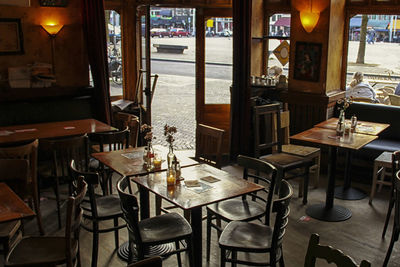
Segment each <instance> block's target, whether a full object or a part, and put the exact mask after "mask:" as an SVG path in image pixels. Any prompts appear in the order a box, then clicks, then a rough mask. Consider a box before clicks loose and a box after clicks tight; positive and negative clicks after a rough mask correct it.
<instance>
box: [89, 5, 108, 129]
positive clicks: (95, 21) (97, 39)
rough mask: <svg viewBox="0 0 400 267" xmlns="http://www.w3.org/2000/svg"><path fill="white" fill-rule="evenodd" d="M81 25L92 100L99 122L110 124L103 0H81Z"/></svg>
mask: <svg viewBox="0 0 400 267" xmlns="http://www.w3.org/2000/svg"><path fill="white" fill-rule="evenodd" d="M82 1H83V4H82V19H83V21H82V24H83V31H84V35H85V39H86V45H87V53H88V58H89V65H90V70H91V73H92V78H93V83H94V88H95V89H94V99H95V107H96V113H97V115H98V118H97V119H99V120H101V121H103V122H105V123H107V124H110V123H111V103H110V81H109V77H108V64H107V63H108V61H107V39H106V23H105V14H104V1H103V0H82Z"/></svg>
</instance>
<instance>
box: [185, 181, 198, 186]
mask: <svg viewBox="0 0 400 267" xmlns="http://www.w3.org/2000/svg"><path fill="white" fill-rule="evenodd" d="M185 185H186V186H187V187H199V186H200V183H199V181H198V180H186V181H185Z"/></svg>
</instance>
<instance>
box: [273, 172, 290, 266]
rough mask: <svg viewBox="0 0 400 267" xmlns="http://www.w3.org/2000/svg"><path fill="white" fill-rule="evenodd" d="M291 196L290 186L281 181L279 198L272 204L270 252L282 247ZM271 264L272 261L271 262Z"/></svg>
mask: <svg viewBox="0 0 400 267" xmlns="http://www.w3.org/2000/svg"><path fill="white" fill-rule="evenodd" d="M292 195H293V189H292V186H291V185H290V184H289V183H288V182H287V181H286V180H282V181H281V184H280V187H279V198H278V199H276V200H275V201H274V203H273V204H272V212H274V213H276V218H275V224H274V232H273V233H272V241H271V250H272V251H277V250H278V249H279V248H281V247H282V240H283V236H284V235H285V231H286V226H287V225H288V222H289V213H290V208H289V203H290V200H291V198H292ZM274 254H275V253H274ZM275 256H276V254H275ZM271 262H274V261H273V260H271Z"/></svg>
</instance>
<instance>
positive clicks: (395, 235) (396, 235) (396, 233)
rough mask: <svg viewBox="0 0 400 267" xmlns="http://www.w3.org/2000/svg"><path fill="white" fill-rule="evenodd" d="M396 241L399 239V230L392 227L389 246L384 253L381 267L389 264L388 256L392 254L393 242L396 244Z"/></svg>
mask: <svg viewBox="0 0 400 267" xmlns="http://www.w3.org/2000/svg"><path fill="white" fill-rule="evenodd" d="M398 239H399V230H398V229H396V226H394V227H393V233H392V238H391V240H390V245H389V248H388V251H387V252H386V256H385V261H384V262H383V267H386V266H387V264H388V263H389V259H390V255H391V254H392V250H393V246H394V242H396V241H397V240H398Z"/></svg>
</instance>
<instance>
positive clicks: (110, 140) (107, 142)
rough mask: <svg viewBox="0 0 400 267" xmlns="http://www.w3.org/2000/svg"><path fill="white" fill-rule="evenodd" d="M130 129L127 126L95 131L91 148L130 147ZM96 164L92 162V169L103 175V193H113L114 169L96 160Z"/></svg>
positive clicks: (100, 149) (97, 149)
mask: <svg viewBox="0 0 400 267" xmlns="http://www.w3.org/2000/svg"><path fill="white" fill-rule="evenodd" d="M129 140H130V131H129V128H128V127H126V128H125V129H124V130H121V131H116V132H106V133H93V134H91V135H90V142H91V143H92V145H91V149H92V150H93V151H97V152H104V151H115V150H121V149H124V148H128V147H129V142H130V141H129ZM94 162H96V163H95V164H92V163H91V164H90V166H91V168H92V169H95V170H96V171H98V172H99V173H100V175H101V177H102V179H101V186H102V189H103V194H104V195H107V194H112V179H111V178H112V174H113V171H112V170H111V169H110V168H108V167H107V166H104V164H102V163H100V162H98V161H97V160H95V161H94Z"/></svg>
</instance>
